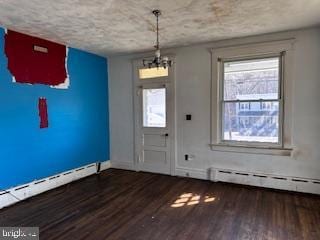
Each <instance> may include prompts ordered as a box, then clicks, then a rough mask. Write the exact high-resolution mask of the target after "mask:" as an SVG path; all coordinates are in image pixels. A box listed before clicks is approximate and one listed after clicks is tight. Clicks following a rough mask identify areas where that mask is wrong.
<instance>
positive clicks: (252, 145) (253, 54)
mask: <svg viewBox="0 0 320 240" xmlns="http://www.w3.org/2000/svg"><path fill="white" fill-rule="evenodd" d="M293 43H294V40H284V41H274V42H269V43H257V44H248V45H241V46H232V47H225V48H224V47H223V48H215V49H212V64H213V65H212V85H211V86H212V89H211V95H212V97H211V99H212V110H211V111H212V112H211V114H212V118H211V119H212V126H211V136H212V138H211V148H212V150H216V151H231V152H249V153H262V154H276V155H278V154H279V155H290V154H291V150H292V149H291V141H290V140H291V138H292V137H291V126H292V124H291V121H292V120H291V102H292V100H291V92H292V84H291V82H290V78H291V74H290V73H291V68H292V56H293V48H292V46H293Z"/></svg>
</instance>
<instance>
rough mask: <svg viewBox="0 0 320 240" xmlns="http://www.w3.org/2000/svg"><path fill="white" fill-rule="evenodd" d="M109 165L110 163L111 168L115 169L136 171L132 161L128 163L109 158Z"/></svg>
mask: <svg viewBox="0 0 320 240" xmlns="http://www.w3.org/2000/svg"><path fill="white" fill-rule="evenodd" d="M111 165H112V168H116V169H123V170H131V171H136V169H135V167H134V165H133V163H129V162H119V161H112V160H111Z"/></svg>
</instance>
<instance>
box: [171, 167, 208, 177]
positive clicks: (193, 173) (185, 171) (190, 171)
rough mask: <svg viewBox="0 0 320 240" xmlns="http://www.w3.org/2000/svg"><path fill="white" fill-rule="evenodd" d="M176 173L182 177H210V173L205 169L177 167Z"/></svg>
mask: <svg viewBox="0 0 320 240" xmlns="http://www.w3.org/2000/svg"><path fill="white" fill-rule="evenodd" d="M175 173H176V176H181V177H190V178H196V179H204V180H209V179H210V176H209V174H208V173H207V171H206V170H204V169H194V168H186V167H176V171H175Z"/></svg>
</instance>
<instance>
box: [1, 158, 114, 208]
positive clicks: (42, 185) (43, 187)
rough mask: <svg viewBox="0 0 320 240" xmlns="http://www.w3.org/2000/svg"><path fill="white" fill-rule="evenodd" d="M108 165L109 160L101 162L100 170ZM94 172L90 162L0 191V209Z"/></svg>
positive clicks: (94, 168) (109, 164)
mask: <svg viewBox="0 0 320 240" xmlns="http://www.w3.org/2000/svg"><path fill="white" fill-rule="evenodd" d="M110 167H111V163H110V161H105V162H101V171H103V170H106V169H108V168H110ZM95 173H97V167H96V164H95V163H92V164H88V165H86V166H83V167H79V168H75V169H72V170H70V171H66V172H63V173H60V174H57V175H54V176H50V177H47V178H43V179H40V180H36V181H33V182H30V183H27V184H23V185H20V186H16V187H14V188H10V189H7V190H6V191H0V209H1V208H4V207H7V206H10V205H13V204H15V203H17V202H20V201H22V200H25V199H27V198H30V197H33V196H35V195H38V194H40V193H43V192H46V191H48V190H51V189H54V188H57V187H60V186H62V185H65V184H68V183H70V182H73V181H76V180H79V179H81V178H84V177H87V176H90V175H92V174H95Z"/></svg>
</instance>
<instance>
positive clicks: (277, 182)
mask: <svg viewBox="0 0 320 240" xmlns="http://www.w3.org/2000/svg"><path fill="white" fill-rule="evenodd" d="M209 172H210V174H209V175H210V179H211V180H212V181H221V182H230V183H238V184H244V185H251V186H257V187H265V188H273V189H281V190H288V191H295V192H304V193H313V194H320V179H311V178H301V177H292V176H284V175H274V174H265V173H259V172H244V171H237V170H231V169H218V168H211V169H210V171H209Z"/></svg>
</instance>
